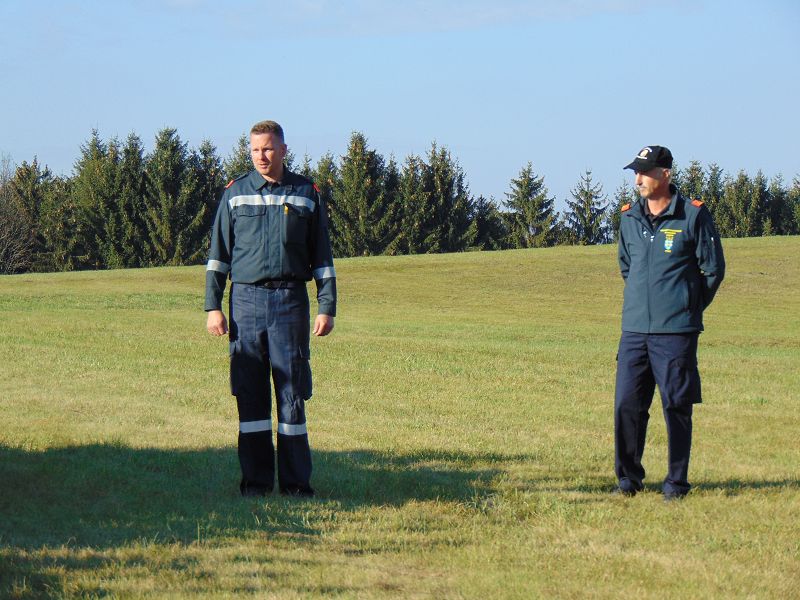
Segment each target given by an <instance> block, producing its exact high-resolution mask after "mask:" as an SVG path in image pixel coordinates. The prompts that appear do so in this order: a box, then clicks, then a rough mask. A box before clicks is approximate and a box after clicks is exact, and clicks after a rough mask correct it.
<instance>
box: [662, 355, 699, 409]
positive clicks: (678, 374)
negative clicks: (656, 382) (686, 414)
mask: <svg viewBox="0 0 800 600" xmlns="http://www.w3.org/2000/svg"><path fill="white" fill-rule="evenodd" d="M667 387H668V388H669V389H668V392H669V393H668V394H667V398H668V399H669V400H668V402H667V404H668V405H669V406H676V407H678V406H689V405H691V404H699V403H700V402H702V398H701V395H700V372H699V371H698V370H697V360H695V359H691V358H686V357H680V358H674V359H672V360H671V361H670V362H669V378H668V381H667Z"/></svg>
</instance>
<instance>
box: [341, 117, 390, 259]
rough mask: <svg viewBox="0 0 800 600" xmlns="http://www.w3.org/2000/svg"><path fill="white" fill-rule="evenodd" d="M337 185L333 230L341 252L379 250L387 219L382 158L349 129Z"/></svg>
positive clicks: (381, 245)
mask: <svg viewBox="0 0 800 600" xmlns="http://www.w3.org/2000/svg"><path fill="white" fill-rule="evenodd" d="M339 173H340V177H339V185H338V186H337V187H336V188H335V189H334V193H333V195H334V203H333V204H334V206H335V208H336V210H335V213H334V215H335V216H334V218H335V219H336V231H337V235H338V236H339V247H340V249H341V250H342V251H343V253H344V256H367V255H375V254H381V253H383V251H384V249H385V245H384V240H385V236H386V233H387V232H386V226H387V223H386V221H385V219H384V217H385V215H386V211H387V198H386V196H385V194H384V188H383V177H384V162H383V158H382V157H381V156H380V155H379V154H378V153H377V152H376V151H375V150H371V149H370V148H369V147H368V146H367V139H366V137H364V135H363V134H361V133H359V132H353V134H352V136H351V137H350V144H349V146H348V148H347V154H346V155H344V156H343V157H342V161H341V167H340V171H339Z"/></svg>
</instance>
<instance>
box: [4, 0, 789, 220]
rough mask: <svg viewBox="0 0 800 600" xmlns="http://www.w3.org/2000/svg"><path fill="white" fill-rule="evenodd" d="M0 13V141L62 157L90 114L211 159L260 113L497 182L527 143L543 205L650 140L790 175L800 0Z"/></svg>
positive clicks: (610, 180)
mask: <svg viewBox="0 0 800 600" xmlns="http://www.w3.org/2000/svg"><path fill="white" fill-rule="evenodd" d="M0 22H2V24H3V27H2V30H3V35H2V36H0V90H1V93H0V153H2V154H5V155H6V156H10V157H11V159H12V160H13V161H14V162H16V163H20V162H22V161H23V160H27V161H30V160H32V159H33V157H34V156H38V158H39V160H40V162H42V163H45V164H47V165H49V166H50V168H51V169H52V170H53V171H54V172H56V173H58V174H64V175H67V174H69V173H71V171H72V168H73V164H74V162H75V160H76V158H77V157H78V154H79V149H80V145H81V144H82V143H84V142H85V141H86V139H87V138H88V137H89V134H90V132H91V130H92V128H97V129H98V130H99V132H100V135H101V136H102V137H103V138H104V139H107V138H109V137H111V136H118V137H120V138H125V137H126V136H127V135H128V134H129V133H130V132H132V131H133V132H136V133H137V134H138V135H139V136H140V137H142V139H143V140H144V141H145V143H146V145H147V147H148V148H149V147H151V145H152V140H153V137H154V136H155V133H156V132H157V131H158V130H159V129H161V128H163V127H175V128H177V130H178V132H179V134H180V135H181V137H182V138H183V139H184V140H185V141H187V142H188V143H189V144H190V145H192V146H196V145H198V144H199V143H200V142H201V141H202V140H203V139H209V140H211V141H212V142H213V143H214V144H215V145H216V146H217V148H218V151H219V153H220V155H222V156H225V155H227V154H228V153H229V152H230V151H231V149H232V148H233V146H234V144H235V141H236V139H237V138H238V137H239V136H240V135H241V134H242V133H244V132H246V131H247V130H249V127H250V125H251V124H252V123H253V122H255V121H258V120H261V119H265V118H271V119H275V120H277V121H279V122H280V123H281V124H282V125H283V126H284V129H285V130H286V135H287V143H288V144H289V146H290V148H291V149H292V150H293V151H294V152H295V154H296V155H297V156H298V157H302V156H303V154H304V153H308V154H309V155H310V156H311V157H312V159H313V160H314V161H316V160H317V159H318V158H319V156H320V155H322V154H323V153H324V152H326V151H331V152H333V153H334V154H335V155H337V156H338V155H341V154H342V153H343V152H344V151H345V149H346V145H347V142H348V139H349V137H350V133H351V132H352V131H360V132H362V133H364V134H365V135H366V136H367V138H368V139H369V142H370V145H371V146H372V147H374V148H375V149H377V150H378V151H379V152H381V153H382V154H383V155H384V156H386V157H388V156H389V155H390V154H393V155H394V156H395V157H396V158H397V160H398V162H402V161H403V159H404V158H405V156H406V155H408V154H410V153H416V154H424V153H425V152H426V151H427V150H428V149H429V147H430V144H431V142H433V141H434V140H435V141H436V142H437V143H439V144H440V145H444V146H446V147H448V148H449V149H450V151H451V152H452V154H453V155H454V156H455V157H456V158H458V160H459V162H460V163H461V166H462V167H463V169H464V171H465V172H466V175H467V180H468V183H469V186H470V189H471V191H472V192H473V194H475V195H478V194H483V195H484V196H487V197H494V198H495V199H497V200H502V199H504V192H506V191H507V190H508V184H509V180H510V179H511V178H512V177H515V176H516V175H517V174H518V173H519V170H520V169H521V168H522V167H524V166H525V165H526V164H527V162H528V161H531V162H532V163H533V166H534V171H535V172H536V173H537V174H539V175H544V177H545V184H546V185H547V187H548V188H549V190H550V193H551V195H553V196H555V197H556V199H557V202H558V206H559V208H561V207H563V201H564V199H565V198H567V197H568V196H569V191H570V189H571V188H572V187H574V186H575V184H576V183H577V181H578V179H579V176H580V175H581V174H582V173H583V172H584V171H585V170H586V169H591V170H592V171H593V173H594V176H595V178H596V180H597V181H599V182H600V183H602V184H603V186H604V190H605V191H606V193H607V194H608V195H609V196H612V195H613V192H614V191H615V190H616V188H617V187H618V186H619V185H620V184H621V183H622V181H623V180H624V179H625V178H626V177H627V178H628V179H630V177H629V176H628V175H626V173H627V172H623V171H622V170H621V167H622V166H624V165H625V164H626V163H627V162H629V161H630V160H631V159H632V157H633V156H634V155H635V154H636V152H637V151H638V150H639V149H640V148H641V147H642V146H644V145H648V144H662V145H666V146H669V147H670V148H671V149H672V151H673V154H674V155H675V157H676V160H677V161H678V163H679V165H686V164H688V163H689V161H690V160H693V159H696V160H700V161H701V162H703V163H704V164H709V163H711V162H716V163H717V164H719V165H720V166H721V167H723V168H724V169H725V170H726V171H728V172H736V171H738V170H739V169H745V170H746V171H748V172H749V173H751V174H754V173H755V172H756V171H757V170H758V169H761V170H763V171H764V173H765V174H767V175H768V176H774V175H775V174H777V173H782V174H783V176H784V179H785V180H786V181H787V182H789V181H791V179H792V178H793V177H794V176H795V175H800V150H798V140H800V116H799V115H798V113H799V112H800V111H799V110H798V107H799V106H800V67H799V66H798V63H800V60H798V59H800V2H798V1H797V0H764V1H761V2H757V1H755V0H753V1H737V0H732V1H727V2H725V1H717V0H698V1H688V0H671V1H670V0H661V1H652V0H638V1H634V0H594V1H590V0H561V1H556V0H552V1H551V0H542V1H529V2H522V1H515V0H505V1H504V0H495V1H494V2H489V1H481V2H478V1H475V0H462V1H460V2H459V1H455V0H440V1H435V0H431V1H428V2H421V1H417V0H409V1H406V2H402V1H399V0H398V1H395V2H391V1H387V0H373V1H366V0H339V1H334V0H330V1H328V0H297V1H288V2H275V1H271V0H270V1H265V0H261V1H255V0H239V1H229V2H219V1H214V0H139V1H132V0H127V1H126V0H117V1H113V2H111V1H102V2H100V1H92V0H81V1H80V2H73V1H71V0H63V1H56V0H52V1H43V0H0Z"/></svg>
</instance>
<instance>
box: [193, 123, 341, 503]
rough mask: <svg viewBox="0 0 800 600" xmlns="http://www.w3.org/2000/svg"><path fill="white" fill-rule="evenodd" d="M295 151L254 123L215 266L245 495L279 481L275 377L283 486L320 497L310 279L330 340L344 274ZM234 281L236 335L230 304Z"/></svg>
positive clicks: (232, 187) (211, 310)
mask: <svg viewBox="0 0 800 600" xmlns="http://www.w3.org/2000/svg"><path fill="white" fill-rule="evenodd" d="M286 149H287V148H286V144H285V143H284V137H283V129H282V128H281V126H280V125H278V124H277V123H275V122H274V121H262V122H260V123H256V124H255V125H254V126H253V128H252V130H251V131H250V152H251V157H252V160H253V166H254V167H255V170H254V171H250V172H249V173H247V174H245V175H242V176H241V177H238V178H236V179H234V180H233V181H231V182H230V183H229V184H228V185H227V186H226V188H225V192H224V193H223V195H222V200H221V201H220V204H219V209H218V211H217V216H216V219H215V221H214V226H213V229H212V232H211V248H210V250H209V258H208V266H207V268H206V303H205V310H206V311H207V312H208V321H207V325H206V326H207V329H208V331H209V333H211V334H212V335H216V336H221V335H224V334H226V333H229V334H230V355H231V373H230V377H231V393H232V394H233V395H234V396H236V401H237V405H238V409H239V463H240V465H241V468H242V481H241V484H240V491H241V493H242V495H243V496H262V495H265V494H268V493H270V492H271V491H272V488H273V485H274V476H275V451H274V448H273V444H272V419H271V401H270V387H269V379H270V372H271V374H272V380H273V384H274V387H275V396H276V408H277V410H276V412H277V415H278V434H277V439H278V452H277V454H278V460H277V462H278V486H279V488H280V491H281V493H282V494H288V495H293V496H302V497H310V496H313V495H314V490H313V489H312V488H311V482H310V479H311V451H310V449H309V445H308V432H307V430H306V413H305V401H306V400H308V399H309V398H310V397H311V368H310V366H309V362H308V361H309V325H310V323H309V322H310V316H309V302H308V293H307V291H306V282H307V281H310V280H311V278H312V277H313V278H314V280H315V281H316V284H317V301H318V303H319V314H318V315H317V317H316V319H315V321H314V329H313V333H314V335H316V336H323V335H327V334H328V333H330V331H331V330H332V329H333V320H334V316H335V315H336V272H335V271H334V268H333V258H332V255H331V244H330V239H329V237H328V216H327V211H326V207H325V204H324V202H322V200H321V199H320V197H319V194H318V190H317V188H316V186H315V185H314V184H313V183H312V182H311V181H309V180H308V179H306V178H305V177H302V176H301V175H297V174H295V173H292V172H290V171H289V170H288V169H287V168H286V167H285V166H284V164H283V159H284V157H285V156H286ZM228 276H230V279H231V293H230V318H231V321H230V331H229V330H228V324H227V322H226V320H225V315H224V314H223V312H222V308H221V305H222V296H223V292H224V291H225V280H226V279H227V278H228Z"/></svg>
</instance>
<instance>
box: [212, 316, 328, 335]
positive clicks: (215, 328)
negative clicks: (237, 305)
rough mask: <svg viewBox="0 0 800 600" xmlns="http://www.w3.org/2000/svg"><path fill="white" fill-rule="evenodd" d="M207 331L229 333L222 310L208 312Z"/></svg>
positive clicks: (215, 333)
mask: <svg viewBox="0 0 800 600" xmlns="http://www.w3.org/2000/svg"><path fill="white" fill-rule="evenodd" d="M331 327H333V325H331ZM206 329H208V333H210V334H211V335H216V336H220V335H225V334H226V333H228V321H226V320H225V314H224V313H223V312H222V311H221V310H210V311H208V320H207V321H206Z"/></svg>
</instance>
